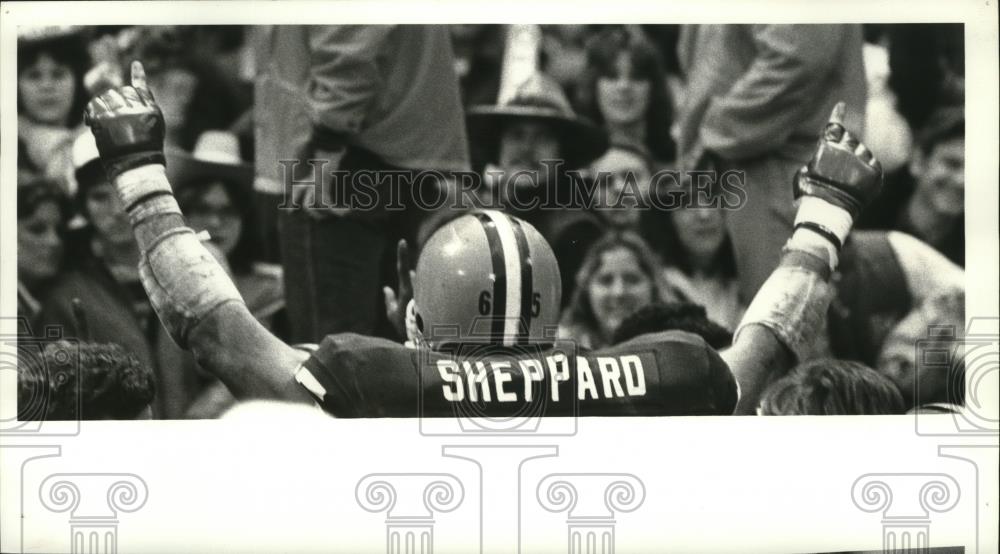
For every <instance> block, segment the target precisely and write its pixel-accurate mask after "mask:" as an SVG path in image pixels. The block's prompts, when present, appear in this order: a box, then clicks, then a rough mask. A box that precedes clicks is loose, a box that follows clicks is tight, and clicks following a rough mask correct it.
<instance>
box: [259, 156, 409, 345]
mask: <svg viewBox="0 0 1000 554" xmlns="http://www.w3.org/2000/svg"><path fill="white" fill-rule="evenodd" d="M340 169H343V170H345V171H348V172H354V171H358V170H362V169H366V170H374V171H379V170H389V169H393V170H398V169H399V168H394V167H391V166H388V165H387V164H385V163H384V162H382V161H381V160H380V159H378V158H377V157H376V156H375V155H373V154H371V153H370V152H367V151H364V150H360V149H356V148H349V149H348V151H347V153H346V154H345V155H344V158H343V160H342V161H341V165H340ZM404 196H405V195H404ZM407 211H408V210H407ZM407 211H402V212H399V211H387V210H385V209H382V208H380V207H376V209H375V210H372V211H366V212H362V213H357V214H354V213H352V214H350V215H347V216H344V217H326V218H323V219H318V220H317V219H314V218H312V217H310V216H309V215H307V214H306V213H305V212H304V211H302V210H279V216H278V233H279V236H280V250H281V263H282V266H283V267H284V280H285V302H286V306H287V311H288V320H289V335H290V336H289V339H290V340H291V341H292V342H310V343H318V342H319V341H320V340H322V338H323V337H324V336H326V335H328V334H332V333H344V332H352V333H359V334H364V335H381V336H391V330H390V329H391V327H390V326H389V325H388V320H387V318H386V317H385V309H384V303H383V299H382V286H383V285H384V284H391V285H392V286H393V288H395V282H396V276H395V255H396V248H395V245H396V242H397V241H398V240H399V239H400V238H407V236H408V234H409V233H408V231H407V225H406V220H407V217H408V215H407Z"/></svg>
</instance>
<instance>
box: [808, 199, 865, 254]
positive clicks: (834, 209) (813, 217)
mask: <svg viewBox="0 0 1000 554" xmlns="http://www.w3.org/2000/svg"><path fill="white" fill-rule="evenodd" d="M803 221H811V222H813V223H818V224H820V225H822V226H823V227H826V228H827V229H829V230H830V231H832V232H833V234H834V235H837V238H838V239H840V244H844V241H845V240H847V235H848V233H850V232H851V225H853V224H854V219H853V218H852V217H851V214H850V212H848V211H847V210H845V209H844V208H841V207H840V206H834V205H833V204H831V203H829V202H827V201H826V200H823V199H822V198H817V197H815V196H806V197H803V198H802V202H801V203H800V204H799V210H798V212H796V213H795V223H796V224H799V223H801V222H803Z"/></svg>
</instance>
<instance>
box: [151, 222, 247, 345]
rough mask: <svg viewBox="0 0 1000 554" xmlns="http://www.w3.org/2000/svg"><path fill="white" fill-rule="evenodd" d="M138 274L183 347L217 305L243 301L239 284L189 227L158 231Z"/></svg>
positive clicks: (164, 324) (160, 315) (157, 308)
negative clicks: (238, 288)
mask: <svg viewBox="0 0 1000 554" xmlns="http://www.w3.org/2000/svg"><path fill="white" fill-rule="evenodd" d="M139 277H140V279H141V281H142V285H143V287H144V288H145V289H146V294H147V295H148V296H149V301H150V303H151V304H152V305H153V308H154V309H155V310H156V314H157V315H158V316H159V318H160V321H161V322H162V323H163V326H164V328H166V330H167V332H168V333H170V336H171V338H173V339H174V342H176V343H177V344H178V345H179V346H181V347H186V346H187V339H188V333H189V332H190V331H191V329H192V328H194V327H195V326H196V325H198V323H200V322H201V321H202V320H203V319H204V318H205V316H207V315H208V314H209V313H210V312H212V310H214V309H216V308H218V307H219V306H221V305H223V304H226V303H229V302H239V303H241V304H242V303H243V298H242V297H241V296H240V293H239V291H238V290H237V289H236V285H234V284H233V282H232V280H230V279H229V276H228V275H226V272H225V270H223V269H222V266H220V265H219V262H218V261H216V259H215V256H213V255H212V254H211V253H210V252H209V251H208V250H207V249H206V248H205V246H204V245H203V244H202V243H201V242H200V241H199V240H198V237H197V236H196V235H195V233H194V231H192V230H191V229H190V228H188V227H175V228H174V229H171V230H169V231H167V232H165V233H163V234H162V235H160V236H158V237H157V238H156V239H155V240H154V241H152V243H151V244H150V246H149V249H148V250H147V251H146V252H144V254H143V256H142V260H141V262H140V263H139Z"/></svg>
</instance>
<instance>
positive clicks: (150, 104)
mask: <svg viewBox="0 0 1000 554" xmlns="http://www.w3.org/2000/svg"><path fill="white" fill-rule="evenodd" d="M131 83H132V84H131V86H123V87H117V88H112V89H109V90H107V91H106V92H104V93H103V94H101V95H100V96H98V97H96V98H94V99H93V100H91V101H90V103H89V104H87V111H86V114H85V118H84V121H86V123H87V125H89V126H90V129H91V131H92V132H93V133H94V138H95V139H96V141H97V149H98V151H99V152H100V153H101V162H102V163H103V164H104V169H105V170H106V171H107V173H108V178H109V179H111V180H112V181H113V180H114V179H115V178H116V177H118V176H119V175H121V174H122V173H123V172H125V171H128V170H129V169H134V168H136V167H139V166H142V165H148V164H161V165H166V159H165V158H164V156H163V137H164V134H165V128H164V123H163V113H162V112H161V111H160V107H159V106H157V105H156V101H155V100H153V94H152V93H151V92H150V91H149V88H148V87H147V86H146V72H145V71H144V70H143V68H142V64H141V63H139V62H137V61H135V62H132V80H131Z"/></svg>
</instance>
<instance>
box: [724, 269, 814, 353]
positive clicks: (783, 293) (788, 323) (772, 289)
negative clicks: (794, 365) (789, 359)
mask: <svg viewBox="0 0 1000 554" xmlns="http://www.w3.org/2000/svg"><path fill="white" fill-rule="evenodd" d="M800 261H801V260H799V259H797V256H796V255H795V254H794V253H786V254H785V257H784V258H783V260H782V263H781V265H780V266H779V267H778V269H776V270H774V273H772V274H771V276H770V277H768V279H767V281H765V282H764V285H763V286H762V287H761V288H760V291H758V292H757V295H756V296H754V299H753V302H751V304H750V307H749V308H747V311H746V313H745V314H744V316H743V320H742V321H741V322H740V325H739V327H738V328H737V330H736V335H735V337H734V342H735V343H738V342H740V339H741V336H742V335H743V331H744V330H745V329H747V328H749V327H750V326H754V325H759V326H763V327H766V328H767V329H768V330H770V331H771V333H772V334H773V335H774V336H775V337H776V338H777V339H778V341H780V342H781V343H782V344H783V345H784V346H785V347H786V348H787V349H788V350H789V351H790V352H791V353H792V354H793V355H794V356H795V358H796V360H795V361H798V360H801V359H803V358H804V357H805V355H806V353H808V352H809V351H810V348H811V345H812V342H813V340H814V339H815V338H816V335H817V333H818V332H819V331H820V329H821V328H822V327H823V321H824V319H825V318H826V312H827V309H828V308H829V305H830V300H831V298H832V296H833V289H832V287H831V286H830V285H829V283H827V281H826V279H825V278H824V277H823V276H822V275H821V274H820V273H819V272H817V271H816V270H815V269H809V268H806V267H802V266H801V265H799V264H800Z"/></svg>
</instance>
